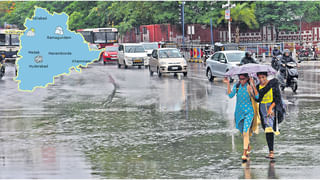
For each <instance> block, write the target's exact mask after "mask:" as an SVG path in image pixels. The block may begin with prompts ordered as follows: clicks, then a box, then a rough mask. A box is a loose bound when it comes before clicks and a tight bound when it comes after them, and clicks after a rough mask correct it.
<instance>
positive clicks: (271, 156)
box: [266, 151, 274, 159]
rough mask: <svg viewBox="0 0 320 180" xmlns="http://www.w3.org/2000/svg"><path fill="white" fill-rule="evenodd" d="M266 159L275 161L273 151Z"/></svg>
mask: <svg viewBox="0 0 320 180" xmlns="http://www.w3.org/2000/svg"><path fill="white" fill-rule="evenodd" d="M266 158H269V159H274V153H273V151H270V152H269V155H268V156H266Z"/></svg>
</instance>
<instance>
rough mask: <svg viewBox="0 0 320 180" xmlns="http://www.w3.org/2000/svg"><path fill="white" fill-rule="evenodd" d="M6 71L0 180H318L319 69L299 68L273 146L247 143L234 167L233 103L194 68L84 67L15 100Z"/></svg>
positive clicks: (237, 145)
mask: <svg viewBox="0 0 320 180" xmlns="http://www.w3.org/2000/svg"><path fill="white" fill-rule="evenodd" d="M13 77H14V67H13V66H10V65H9V67H8V68H7V72H6V76H5V77H4V78H3V79H2V80H0V92H1V103H0V147H1V148H0V167H1V171H0V178H319V176H320V173H319V172H320V163H319V162H320V156H319V154H320V143H319V140H320V134H319V132H320V130H319V129H320V93H319V92H320V79H319V78H320V63H313V62H304V63H302V67H301V68H300V77H301V78H300V79H299V89H298V93H297V94H293V93H292V92H291V90H289V89H286V90H285V92H284V98H285V101H286V102H287V103H288V111H289V114H288V115H287V117H286V120H285V121H284V122H283V123H282V124H281V127H280V128H281V135H280V136H278V137H276V138H275V155H276V157H277V159H276V162H275V163H270V162H269V160H267V159H265V158H264V156H265V155H266V154H267V146H266V142H265V137H264V133H263V132H262V130H261V132H260V134H259V135H256V136H254V137H252V139H251V144H252V145H253V152H252V156H251V160H250V163H247V164H241V161H240V157H241V153H242V140H241V136H240V134H239V132H238V131H237V130H236V129H235V128H234V120H233V112H234V108H235V105H234V104H235V99H232V100H230V99H228V98H227V96H226V85H225V84H223V83H222V79H219V78H218V79H216V80H215V82H213V83H210V82H208V81H207V80H206V78H205V75H204V69H203V67H202V66H201V65H199V64H191V67H190V71H189V74H188V77H183V76H178V77H174V76H164V77H163V78H161V79H159V78H158V77H157V76H156V74H155V75H154V76H152V77H150V76H149V72H148V70H146V69H143V68H142V69H135V68H134V69H118V68H117V67H116V66H115V65H106V66H103V65H101V64H93V65H90V66H89V68H85V69H83V71H82V73H81V74H79V73H76V72H72V73H71V75H69V76H61V77H59V78H56V81H55V82H56V83H55V84H54V85H49V86H48V87H47V88H45V89H44V88H40V89H37V90H36V91H35V92H33V93H28V92H20V91H18V90H17V83H16V82H15V81H13Z"/></svg>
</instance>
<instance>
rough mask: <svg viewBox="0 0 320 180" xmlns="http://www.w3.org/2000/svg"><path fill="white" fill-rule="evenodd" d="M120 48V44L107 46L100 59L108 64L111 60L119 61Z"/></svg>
mask: <svg viewBox="0 0 320 180" xmlns="http://www.w3.org/2000/svg"><path fill="white" fill-rule="evenodd" d="M118 49H119V46H117V45H115V46H107V47H105V51H103V52H102V53H101V54H100V61H102V62H103V64H106V63H107V62H109V61H117V60H118Z"/></svg>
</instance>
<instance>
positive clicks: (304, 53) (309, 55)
mask: <svg viewBox="0 0 320 180" xmlns="http://www.w3.org/2000/svg"><path fill="white" fill-rule="evenodd" d="M298 59H299V60H305V59H307V60H308V59H314V53H313V52H312V51H311V49H307V50H305V49H302V50H300V51H299V53H298Z"/></svg>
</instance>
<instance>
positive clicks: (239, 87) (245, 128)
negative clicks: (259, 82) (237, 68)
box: [224, 74, 258, 162]
mask: <svg viewBox="0 0 320 180" xmlns="http://www.w3.org/2000/svg"><path fill="white" fill-rule="evenodd" d="M238 76H239V83H237V84H235V85H234V86H233V88H232V90H231V88H230V82H229V78H225V80H224V81H225V82H226V83H227V85H228V96H229V98H233V97H234V96H235V95H237V102H236V110H235V114H234V115H235V122H236V128H237V129H238V130H239V131H240V132H241V134H242V136H243V155H242V157H241V159H242V161H243V162H246V161H247V159H248V154H249V153H250V149H251V148H250V139H249V137H250V128H251V124H252V122H253V118H254V109H253V106H252V102H251V100H250V94H249V91H248V89H249V87H250V84H249V82H248V81H249V76H248V74H240V75H238ZM252 81H253V80H252ZM250 89H252V88H250ZM254 89H255V88H254ZM255 94H257V92H255ZM255 98H258V97H255Z"/></svg>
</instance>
